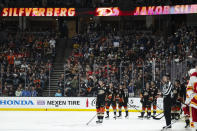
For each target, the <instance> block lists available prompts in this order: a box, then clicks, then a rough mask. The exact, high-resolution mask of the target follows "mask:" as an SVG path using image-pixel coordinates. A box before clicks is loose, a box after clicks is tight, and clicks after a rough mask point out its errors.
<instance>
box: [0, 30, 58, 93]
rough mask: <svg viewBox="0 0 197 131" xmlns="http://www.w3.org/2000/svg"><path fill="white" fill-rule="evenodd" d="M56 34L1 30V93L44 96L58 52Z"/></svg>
mask: <svg viewBox="0 0 197 131" xmlns="http://www.w3.org/2000/svg"><path fill="white" fill-rule="evenodd" d="M55 44H56V40H55V36H53V35H51V34H49V35H46V33H44V34H43V33H30V32H23V33H21V32H17V33H11V32H8V33H6V32H1V40H0V69H1V73H0V87H1V88H0V93H1V94H0V95H1V96H23V97H31V96H42V94H43V90H44V89H45V88H46V87H47V86H48V76H49V71H50V70H51V63H52V60H53V57H54V56H55Z"/></svg>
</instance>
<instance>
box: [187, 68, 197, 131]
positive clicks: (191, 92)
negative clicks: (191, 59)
mask: <svg viewBox="0 0 197 131" xmlns="http://www.w3.org/2000/svg"><path fill="white" fill-rule="evenodd" d="M189 74H190V80H189V83H188V85H187V93H186V94H187V95H186V96H187V98H186V101H185V103H186V104H187V105H189V106H190V114H191V118H192V122H191V127H194V128H195V129H196V131H197V66H196V68H194V69H191V70H190V71H189Z"/></svg>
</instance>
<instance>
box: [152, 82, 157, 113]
mask: <svg viewBox="0 0 197 131" xmlns="http://www.w3.org/2000/svg"><path fill="white" fill-rule="evenodd" d="M151 95H152V96H153V102H152V105H153V116H155V115H156V111H157V98H158V88H157V87H156V85H155V82H154V81H151Z"/></svg>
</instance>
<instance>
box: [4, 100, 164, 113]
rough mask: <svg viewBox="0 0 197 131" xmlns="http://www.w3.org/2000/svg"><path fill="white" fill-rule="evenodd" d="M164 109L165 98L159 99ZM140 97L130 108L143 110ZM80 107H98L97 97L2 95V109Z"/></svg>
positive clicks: (161, 107) (82, 108)
mask: <svg viewBox="0 0 197 131" xmlns="http://www.w3.org/2000/svg"><path fill="white" fill-rule="evenodd" d="M157 103H158V107H159V108H160V110H161V109H163V100H162V99H161V98H159V99H158V101H157ZM141 107H142V106H141V103H140V98H129V102H128V108H129V109H130V110H141ZM10 108H11V109H15V108H16V109H20V108H21V109H46V110H47V109H68V110H69V111H72V109H73V110H74V109H76V110H77V109H79V110H81V111H83V110H84V111H85V110H86V111H88V110H92V109H95V108H96V98H95V97H0V110H3V109H10Z"/></svg>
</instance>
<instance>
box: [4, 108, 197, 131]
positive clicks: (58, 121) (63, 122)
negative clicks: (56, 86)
mask: <svg viewBox="0 0 197 131" xmlns="http://www.w3.org/2000/svg"><path fill="white" fill-rule="evenodd" d="M94 115H95V112H64V111H62V112H52V111H51V112H50V111H43V112H40V111H38V112H30V111H27V112H23V111H13V112H11V111H9V112H7V111H1V112H0V131H160V130H161V128H162V127H163V126H164V125H165V122H164V119H161V120H153V119H151V120H147V119H144V120H140V119H138V118H137V116H138V115H140V113H129V119H125V118H122V119H117V120H114V119H113V118H112V116H113V113H110V115H111V118H110V119H109V120H106V119H104V123H103V124H102V125H97V124H96V123H95V121H96V118H95V119H94V120H93V121H92V123H90V124H89V126H87V125H86V123H87V122H88V121H89V120H90V119H91V118H92V117H93V116H94ZM124 115H125V114H124V112H123V116H124ZM184 126H185V123H184V122H183V121H179V122H178V123H175V124H174V125H173V128H172V129H171V131H193V130H192V129H185V128H184Z"/></svg>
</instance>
